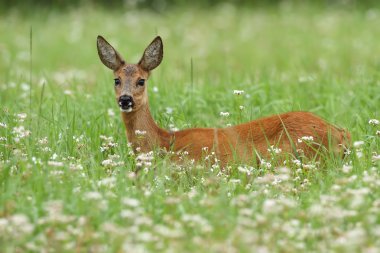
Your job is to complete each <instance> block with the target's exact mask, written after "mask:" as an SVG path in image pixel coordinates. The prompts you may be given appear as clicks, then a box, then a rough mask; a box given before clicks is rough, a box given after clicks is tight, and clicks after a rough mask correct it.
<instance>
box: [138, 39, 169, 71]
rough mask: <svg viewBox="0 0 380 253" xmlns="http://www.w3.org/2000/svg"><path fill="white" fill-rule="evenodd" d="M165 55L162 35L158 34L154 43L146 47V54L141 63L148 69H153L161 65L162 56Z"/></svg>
mask: <svg viewBox="0 0 380 253" xmlns="http://www.w3.org/2000/svg"><path fill="white" fill-rule="evenodd" d="M163 55H164V46H163V44H162V40H161V37H160V36H157V37H156V38H155V39H154V40H153V41H152V43H150V44H149V46H148V47H147V48H146V49H145V51H144V55H143V56H142V58H141V60H140V61H139V63H138V64H139V65H140V66H141V67H142V68H143V69H145V70H147V71H151V70H153V69H155V68H156V67H157V66H158V65H160V63H161V61H162V57H163Z"/></svg>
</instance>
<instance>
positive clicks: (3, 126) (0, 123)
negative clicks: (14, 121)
mask: <svg viewBox="0 0 380 253" xmlns="http://www.w3.org/2000/svg"><path fill="white" fill-rule="evenodd" d="M0 127H2V128H7V127H8V126H7V124H5V123H3V122H0Z"/></svg>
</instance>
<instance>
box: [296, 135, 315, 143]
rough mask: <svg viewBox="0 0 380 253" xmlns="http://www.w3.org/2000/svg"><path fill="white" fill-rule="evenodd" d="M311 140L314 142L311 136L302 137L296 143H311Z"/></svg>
mask: <svg viewBox="0 0 380 253" xmlns="http://www.w3.org/2000/svg"><path fill="white" fill-rule="evenodd" d="M313 140H314V137H313V136H302V137H301V138H299V139H298V143H302V142H310V141H313Z"/></svg>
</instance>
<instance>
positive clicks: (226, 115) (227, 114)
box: [220, 112, 230, 118]
mask: <svg viewBox="0 0 380 253" xmlns="http://www.w3.org/2000/svg"><path fill="white" fill-rule="evenodd" d="M220 116H222V117H225V118H227V117H228V116H230V113H229V112H220Z"/></svg>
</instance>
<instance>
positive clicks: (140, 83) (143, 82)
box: [137, 79, 145, 86]
mask: <svg viewBox="0 0 380 253" xmlns="http://www.w3.org/2000/svg"><path fill="white" fill-rule="evenodd" d="M144 84H145V79H140V80H138V81H137V85H138V86H144Z"/></svg>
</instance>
